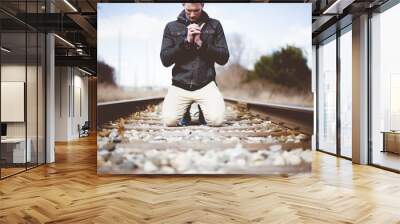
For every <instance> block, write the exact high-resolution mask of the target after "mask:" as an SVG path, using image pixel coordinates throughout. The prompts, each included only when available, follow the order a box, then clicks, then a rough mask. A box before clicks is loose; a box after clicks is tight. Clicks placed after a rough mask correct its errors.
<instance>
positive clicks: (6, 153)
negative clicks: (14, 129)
mask: <svg viewBox="0 0 400 224" xmlns="http://www.w3.org/2000/svg"><path fill="white" fill-rule="evenodd" d="M27 142H28V144H27V146H28V147H26V154H25V138H5V139H1V157H2V159H5V161H6V163H25V162H31V160H32V154H31V145H32V141H31V139H29V138H28V139H27ZM25 158H27V160H26V161H25Z"/></svg>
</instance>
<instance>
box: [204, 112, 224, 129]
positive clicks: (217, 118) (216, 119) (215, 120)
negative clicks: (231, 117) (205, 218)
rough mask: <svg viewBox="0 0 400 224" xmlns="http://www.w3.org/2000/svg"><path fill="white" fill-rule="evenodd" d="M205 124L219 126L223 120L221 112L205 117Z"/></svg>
mask: <svg viewBox="0 0 400 224" xmlns="http://www.w3.org/2000/svg"><path fill="white" fill-rule="evenodd" d="M206 122H207V125H209V126H221V125H222V123H223V122H224V115H223V114H212V115H209V116H207V117H206Z"/></svg>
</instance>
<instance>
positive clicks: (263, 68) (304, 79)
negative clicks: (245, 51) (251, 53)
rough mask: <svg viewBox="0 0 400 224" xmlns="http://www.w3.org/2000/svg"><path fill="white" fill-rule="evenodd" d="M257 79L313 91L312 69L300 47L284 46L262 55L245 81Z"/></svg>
mask: <svg viewBox="0 0 400 224" xmlns="http://www.w3.org/2000/svg"><path fill="white" fill-rule="evenodd" d="M257 79H265V80H269V81H271V82H273V83H277V84H281V85H284V86H287V87H291V88H296V89H298V90H302V91H305V92H310V91H311V70H310V68H309V67H308V66H307V59H306V58H305V56H304V55H303V51H302V50H301V49H300V48H297V47H294V46H289V45H288V46H286V47H282V48H281V49H280V50H278V51H275V52H273V53H272V54H270V55H263V56H261V57H260V58H259V59H258V60H257V61H256V63H255V65H254V70H253V71H248V75H247V77H246V78H245V80H244V82H250V81H253V80H257Z"/></svg>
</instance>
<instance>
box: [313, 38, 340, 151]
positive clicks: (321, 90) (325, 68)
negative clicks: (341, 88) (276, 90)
mask: <svg viewBox="0 0 400 224" xmlns="http://www.w3.org/2000/svg"><path fill="white" fill-rule="evenodd" d="M317 63H318V108H317V110H318V149H319V150H322V151H326V152H330V153H336V40H335V36H334V37H332V38H331V40H330V41H328V42H327V43H324V44H322V45H320V46H319V48H318V62H317Z"/></svg>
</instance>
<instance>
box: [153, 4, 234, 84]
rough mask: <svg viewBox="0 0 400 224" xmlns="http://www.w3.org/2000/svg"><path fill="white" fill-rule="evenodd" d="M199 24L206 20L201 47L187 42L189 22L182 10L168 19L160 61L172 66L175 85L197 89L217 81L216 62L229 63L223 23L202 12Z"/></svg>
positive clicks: (201, 36) (202, 31)
mask: <svg viewBox="0 0 400 224" xmlns="http://www.w3.org/2000/svg"><path fill="white" fill-rule="evenodd" d="M196 23H197V24H199V25H201V24H202V23H205V25H204V26H203V28H202V30H201V35H200V38H201V40H202V41H203V43H202V46H201V47H200V48H199V49H198V48H197V46H196V45H195V44H194V43H192V44H189V43H188V42H187V41H186V36H187V28H186V27H187V26H188V25H189V24H190V22H189V20H188V19H187V18H186V15H185V11H182V12H181V13H180V14H179V16H178V19H177V20H175V21H172V22H169V23H168V24H167V25H166V26H165V29H164V35H163V40H162V46H161V53H160V57H161V61H162V64H163V65H164V66H166V67H169V66H171V65H172V64H175V65H174V67H173V69H172V85H174V86H177V87H180V88H183V89H186V90H190V91H194V90H197V89H200V88H202V87H204V86H206V85H207V84H208V83H210V82H212V81H215V67H214V63H215V62H216V63H218V64H220V65H224V64H226V63H227V62H228V59H229V51H228V46H227V44H226V39H225V34H224V31H223V29H222V26H221V23H220V22H219V21H218V20H216V19H212V18H210V17H209V16H208V15H207V13H206V12H204V11H203V12H202V14H201V16H200V18H199V20H198V21H196Z"/></svg>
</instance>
